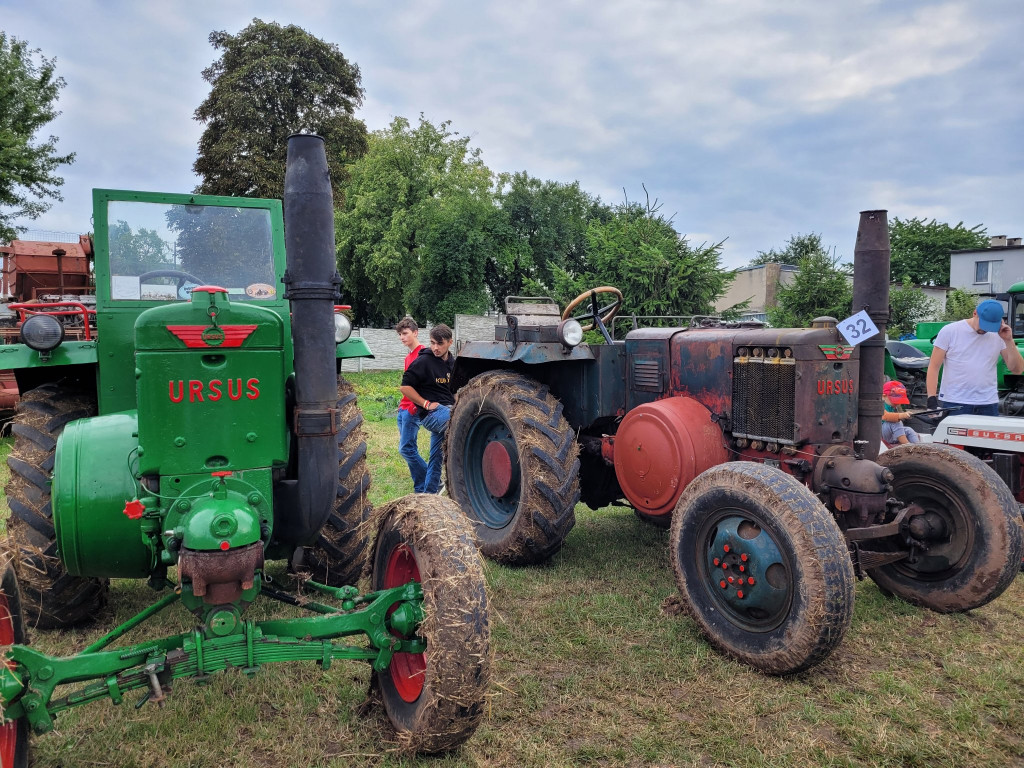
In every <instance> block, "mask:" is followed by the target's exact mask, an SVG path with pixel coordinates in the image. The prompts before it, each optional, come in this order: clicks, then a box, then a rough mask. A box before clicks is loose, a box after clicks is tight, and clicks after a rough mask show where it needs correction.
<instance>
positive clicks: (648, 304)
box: [556, 201, 735, 315]
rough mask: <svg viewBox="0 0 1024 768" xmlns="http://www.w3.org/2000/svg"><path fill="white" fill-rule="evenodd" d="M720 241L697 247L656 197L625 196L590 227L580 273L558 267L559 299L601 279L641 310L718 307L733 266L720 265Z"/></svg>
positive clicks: (656, 311) (687, 312) (702, 310)
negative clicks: (650, 200) (635, 199)
mask: <svg viewBox="0 0 1024 768" xmlns="http://www.w3.org/2000/svg"><path fill="white" fill-rule="evenodd" d="M721 245H722V244H721V243H716V244H714V245H706V244H705V245H701V246H699V247H693V246H691V245H690V244H689V242H687V240H686V238H685V237H683V236H681V235H680V234H679V233H678V232H676V230H675V229H674V228H673V226H672V222H671V221H670V220H668V219H666V218H665V217H664V216H662V215H661V214H660V213H659V206H658V204H657V202H656V201H655V203H653V204H651V203H648V204H647V205H641V204H639V203H636V202H628V201H627V202H625V203H622V204H620V205H618V206H616V207H615V208H613V209H612V213H611V216H610V218H609V219H608V220H607V221H602V220H600V219H592V220H591V222H590V224H589V226H588V227H587V264H586V267H585V269H584V270H583V271H582V272H581V273H580V274H579V275H577V276H573V275H571V274H569V273H568V272H567V271H565V270H564V269H560V270H556V271H557V273H558V274H557V279H556V283H557V285H556V296H557V298H558V299H559V301H560V302H562V303H565V302H567V301H570V300H572V299H573V298H574V297H575V296H576V295H577V294H579V293H582V292H583V291H585V290H587V289H588V288H592V287H595V286H599V285H614V286H616V287H617V288H619V289H620V290H621V291H622V293H623V296H624V297H625V307H626V309H627V310H628V311H629V312H631V313H635V314H638V315H696V314H711V313H713V312H714V303H715V300H716V299H718V298H719V297H721V296H722V295H723V294H724V293H725V290H726V288H728V286H729V283H730V282H731V281H732V279H733V277H734V274H735V273H734V272H730V271H728V270H723V269H722V268H721V254H722V248H721Z"/></svg>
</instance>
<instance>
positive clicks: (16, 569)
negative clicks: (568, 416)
mask: <svg viewBox="0 0 1024 768" xmlns="http://www.w3.org/2000/svg"><path fill="white" fill-rule="evenodd" d="M93 200H94V226H95V239H96V244H95V245H96V310H95V329H96V331H97V334H96V338H89V339H85V340H81V341H66V340H65V338H64V337H65V333H64V325H63V324H62V323H61V322H60V320H59V318H58V317H55V316H54V315H53V314H49V313H47V312H45V311H38V309H39V308H38V307H36V310H32V309H29V310H26V311H27V313H28V314H27V316H26V317H25V319H24V322H23V323H22V324H21V329H20V335H21V341H22V344H21V345H17V346H12V349H14V350H15V352H14V353H13V354H12V357H18V359H19V360H20V361H21V363H23V364H15V365H11V364H10V363H8V365H9V367H14V368H16V369H17V375H18V380H19V384H20V385H21V390H22V401H21V403H20V405H19V407H18V411H17V415H16V417H15V420H14V424H13V427H12V429H13V433H14V438H15V445H14V448H13V450H12V453H11V456H10V458H9V460H8V461H9V464H10V467H11V470H12V472H11V482H10V485H9V486H8V489H7V497H8V502H9V504H10V507H11V516H10V518H9V520H8V521H7V528H8V532H9V537H8V539H7V546H6V552H5V553H4V557H3V567H2V574H0V578H2V590H0V645H2V646H4V648H3V653H4V658H5V662H6V663H5V666H4V667H3V668H2V670H0V672H2V674H0V705H2V712H3V717H4V723H3V725H0V764H2V766H3V768H8V767H9V766H23V765H25V764H26V763H27V760H28V747H29V743H28V735H29V731H34V732H35V733H43V732H46V731H48V730H51V729H52V728H53V727H54V717H55V716H56V715H57V714H58V713H60V712H62V711H64V710H67V709H70V708H72V707H76V706H80V705H83V704H87V703H89V702H92V701H96V700H98V699H109V700H111V701H113V702H114V703H115V704H117V703H120V702H121V701H122V699H123V698H124V697H125V696H126V695H129V694H131V692H133V691H140V692H142V693H143V694H144V700H149V701H155V702H161V701H163V699H164V698H165V697H166V695H167V693H168V689H169V686H170V685H171V683H172V682H173V681H174V680H176V679H180V678H191V677H200V678H201V677H204V676H206V675H209V674H210V673H213V672H217V671H220V670H224V669H227V668H230V667H236V668H241V669H242V670H244V671H245V672H247V673H253V672H255V671H256V670H257V669H258V668H259V667H260V666H261V665H263V664H267V663H270V662H277V661H295V660H303V659H308V660H311V661H316V662H318V663H320V664H321V665H322V666H323V667H324V668H325V669H326V668H327V667H328V666H329V665H330V664H331V663H332V662H333V661H334V660H336V659H356V660H362V661H366V662H368V663H369V664H370V665H371V666H372V668H373V675H372V681H373V685H374V687H375V688H376V689H377V690H378V691H379V694H380V698H381V700H382V702H383V705H384V708H385V710H386V712H387V714H388V716H389V718H390V720H391V722H392V723H393V725H394V726H395V729H396V731H397V732H398V737H399V740H400V742H401V743H402V744H404V745H405V746H407V747H408V748H409V749H412V750H416V751H422V752H438V751H444V750H448V749H451V748H453V747H455V746H457V745H459V744H461V743H462V742H463V741H465V740H466V739H467V738H469V736H470V735H471V734H472V733H473V732H474V730H475V728H476V726H477V724H478V723H479V720H480V718H481V716H482V713H483V702H484V694H485V690H486V687H487V684H488V679H489V669H490V645H489V643H490V639H489V638H490V635H489V619H488V600H487V593H486V589H485V584H484V577H483V571H482V565H481V562H480V559H479V555H478V554H477V551H476V548H475V546H474V541H473V533H472V529H471V528H470V527H469V526H468V524H467V523H466V521H465V519H464V517H463V516H462V514H461V512H460V510H459V509H458V507H457V506H456V505H455V504H454V503H452V502H450V501H448V500H447V499H438V498H437V497H428V496H423V495H420V496H407V497H404V498H402V499H399V500H396V501H393V502H390V503H388V504H386V505H384V506H383V507H382V508H380V509H378V510H376V513H375V514H372V513H373V510H372V509H371V507H370V505H369V503H368V501H367V498H366V491H367V488H368V486H369V475H368V473H367V470H366V462H365V453H366V445H365V442H364V439H363V434H362V417H361V415H360V414H359V411H358V409H357V407H356V403H355V395H354V392H353V391H352V388H351V386H350V385H349V384H348V383H347V382H345V381H344V379H342V378H341V377H340V376H339V375H338V364H337V363H336V362H335V361H336V360H338V359H339V354H340V353H339V351H338V342H339V341H342V342H343V341H344V339H343V338H342V337H344V336H345V334H346V331H347V330H348V329H349V328H350V326H349V327H346V323H347V321H344V320H340V319H339V316H338V315H336V313H335V309H334V306H335V300H336V298H337V294H338V287H339V284H340V280H339V278H338V274H337V270H336V265H335V262H334V232H333V210H332V202H331V193H330V182H329V177H328V173H327V163H326V155H325V152H324V145H323V141H322V140H321V139H320V138H319V137H316V136H294V137H292V138H291V139H290V140H289V146H288V168H287V173H286V180H285V198H284V205H283V206H282V204H281V202H280V201H277V200H251V199H240V198H225V197H210V196H200V195H172V194H153V193H137V192H119V191H112V190H96V191H94V194H93ZM286 245H287V247H286ZM285 253H287V264H286V262H285ZM225 286H226V287H225ZM58 311H60V312H63V311H69V310H67V309H66V308H61V309H58ZM84 322H85V325H86V327H88V326H89V325H90V324H91V323H90V318H88V317H85V318H84ZM364 351H365V350H364ZM356 352H357V353H359V350H358V349H356ZM341 354H344V352H342V353H341ZM270 560H284V561H287V563H288V565H289V567H290V568H291V569H292V570H293V571H295V572H296V573H297V574H298V576H299V580H300V581H301V585H302V589H303V591H304V593H305V594H306V596H307V597H306V598H304V599H301V600H300V599H298V598H296V597H295V596H293V595H292V594H290V593H288V592H285V591H282V590H281V589H280V588H277V587H271V585H270V581H269V579H267V578H266V577H265V573H266V566H265V564H266V563H267V561H270ZM364 567H365V568H366V569H368V571H369V574H370V584H369V589H368V590H367V591H363V592H361V591H360V590H359V589H357V588H356V587H355V586H352V585H353V584H354V583H355V582H356V581H357V579H359V577H360V574H361V573H362V572H363V571H364ZM111 578H143V579H148V582H149V584H150V586H152V587H153V588H154V589H155V590H158V591H160V590H162V591H165V592H166V594H165V595H164V596H163V597H160V598H159V599H158V600H157V601H156V602H155V603H154V604H153V605H152V606H150V607H149V608H146V609H145V610H143V611H142V612H141V613H139V614H138V615H137V616H135V617H134V618H132V619H130V620H129V621H127V622H125V623H124V624H122V625H121V626H118V627H116V628H115V629H113V630H112V631H110V632H109V633H108V634H106V635H105V636H104V637H102V638H101V639H100V640H98V641H96V642H94V643H93V644H91V645H90V646H89V647H87V648H86V649H85V650H83V651H81V652H80V653H77V654H75V655H73V656H70V657H67V658H59V657H55V656H49V655H46V654H43V653H40V652H38V651H35V650H33V649H31V648H30V647H28V646H27V645H26V644H25V643H26V634H25V630H26V627H35V628H43V629H45V628H59V627H67V626H71V625H74V624H78V623H80V622H84V621H86V620H88V619H92V618H94V617H95V616H96V614H97V613H98V612H99V611H100V609H101V607H102V606H103V604H104V601H105V599H106V596H107V583H108V580H109V579H111ZM310 594H314V595H321V596H322V597H321V598H320V599H319V601H317V600H309V599H308V596H309V595H310ZM261 596H262V597H263V598H271V599H276V600H279V601H282V602H284V603H286V604H290V605H301V606H302V607H303V608H304V609H305V610H306V611H307V612H308V613H309V615H305V616H301V617H299V618H290V619H272V620H267V621H252V620H247V619H246V618H245V617H244V614H245V611H246V608H247V607H248V606H249V605H250V604H251V603H252V602H253V601H254V600H256V599H257V598H258V597H261ZM175 602H180V603H181V604H182V605H183V606H184V607H185V608H186V609H187V610H188V611H189V612H191V614H192V615H193V616H194V617H195V622H196V628H195V629H194V630H193V631H190V632H186V633H183V634H179V635H174V636H171V637H154V638H150V639H147V640H145V641H144V642H140V643H136V644H134V645H130V646H127V647H125V646H123V645H119V646H118V647H111V646H112V645H113V644H114V643H115V642H116V641H117V640H118V639H119V638H120V637H121V636H122V635H124V634H125V633H126V632H127V631H128V630H130V629H133V628H135V627H137V626H138V625H140V624H142V623H143V622H145V621H146V619H148V618H149V617H151V616H152V615H154V614H155V613H156V612H158V611H160V610H162V609H163V608H165V607H167V606H169V605H170V604H171V603H175ZM352 636H360V637H362V638H363V641H362V642H360V643H357V644H352V643H349V642H346V641H345V640H346V638H349V637H352ZM58 689H60V690H59V691H58ZM58 692H59V694H60V695H59V696H58V695H57V694H58Z"/></svg>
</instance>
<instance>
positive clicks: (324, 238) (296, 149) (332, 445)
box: [275, 135, 341, 546]
mask: <svg viewBox="0 0 1024 768" xmlns="http://www.w3.org/2000/svg"><path fill="white" fill-rule="evenodd" d="M284 238H285V247H286V249H287V252H288V266H287V269H286V270H285V273H284V284H285V294H284V295H285V298H286V299H288V300H289V301H290V302H291V313H292V341H293V344H294V349H295V418H294V424H293V430H294V433H295V437H296V444H297V447H298V448H297V469H296V477H295V479H292V480H286V481H285V482H283V483H280V484H278V488H279V493H278V494H276V499H275V507H276V508H277V509H278V515H277V517H278V519H277V520H276V521H275V523H276V525H275V532H276V534H277V538H279V539H280V540H282V541H285V542H288V543H289V544H294V545H296V546H309V545H311V544H313V543H314V542H315V541H316V538H317V535H318V534H319V532H320V529H321V528H322V527H323V525H324V523H326V522H327V518H328V517H329V516H330V514H331V510H332V509H333V506H334V500H335V496H336V495H337V492H338V446H337V438H336V434H337V432H338V425H337V419H338V410H337V402H338V383H337V373H336V366H335V344H334V305H335V303H336V302H337V300H338V288H339V286H340V285H341V278H340V277H339V276H338V268H337V262H336V261H335V255H334V254H335V245H334V201H333V198H332V196H331V179H330V174H329V173H328V170H327V153H326V151H325V149H324V140H323V139H322V138H321V137H319V136H313V135H295V136H290V137H289V138H288V161H287V166H286V169H285V176H284Z"/></svg>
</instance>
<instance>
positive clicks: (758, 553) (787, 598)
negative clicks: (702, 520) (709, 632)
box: [704, 515, 793, 631]
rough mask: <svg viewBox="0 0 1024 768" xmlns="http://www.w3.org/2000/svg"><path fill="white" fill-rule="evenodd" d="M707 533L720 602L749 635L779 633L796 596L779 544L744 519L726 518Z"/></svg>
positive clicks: (711, 583) (711, 585)
mask: <svg viewBox="0 0 1024 768" xmlns="http://www.w3.org/2000/svg"><path fill="white" fill-rule="evenodd" d="M707 531H708V535H707V536H706V538H705V542H706V547H705V550H704V551H705V562H704V567H705V573H706V574H707V578H708V590H709V592H710V593H711V595H712V597H713V599H714V600H715V602H717V603H718V604H719V605H720V606H721V607H722V608H723V609H724V610H725V611H726V612H727V613H728V614H729V615H730V616H732V617H733V619H735V620H738V621H739V622H740V623H742V624H744V625H746V626H747V627H748V628H750V629H753V630H755V631H769V630H771V629H774V628H775V627H776V626H778V625H779V624H780V623H781V622H782V620H783V619H784V618H785V617H786V615H787V614H788V612H789V606H790V602H791V600H792V596H793V580H792V576H791V574H790V569H789V566H788V564H787V560H786V557H785V556H784V555H783V554H782V552H781V550H780V549H779V546H778V544H777V543H776V541H775V539H774V538H773V537H772V536H771V534H770V533H769V532H768V531H767V530H765V529H764V528H763V527H762V526H760V525H759V524H758V523H756V522H755V521H753V520H751V519H750V518H748V517H743V516H740V515H726V516H724V517H722V518H721V519H719V520H718V521H717V522H716V523H715V524H714V525H713V526H711V527H709V528H708V529H707Z"/></svg>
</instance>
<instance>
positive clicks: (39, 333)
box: [21, 315, 64, 352]
mask: <svg viewBox="0 0 1024 768" xmlns="http://www.w3.org/2000/svg"><path fill="white" fill-rule="evenodd" d="M62 341H64V326H63V325H61V323H60V321H59V320H57V318H55V317H53V316H52V315H29V316H28V317H27V318H26V319H25V322H24V323H22V324H21V342H22V344H25V345H26V346H28V347H29V348H31V349H34V350H36V351H37V352H49V351H50V350H51V349H56V348H57V347H59V346H60V343H61V342H62Z"/></svg>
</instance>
